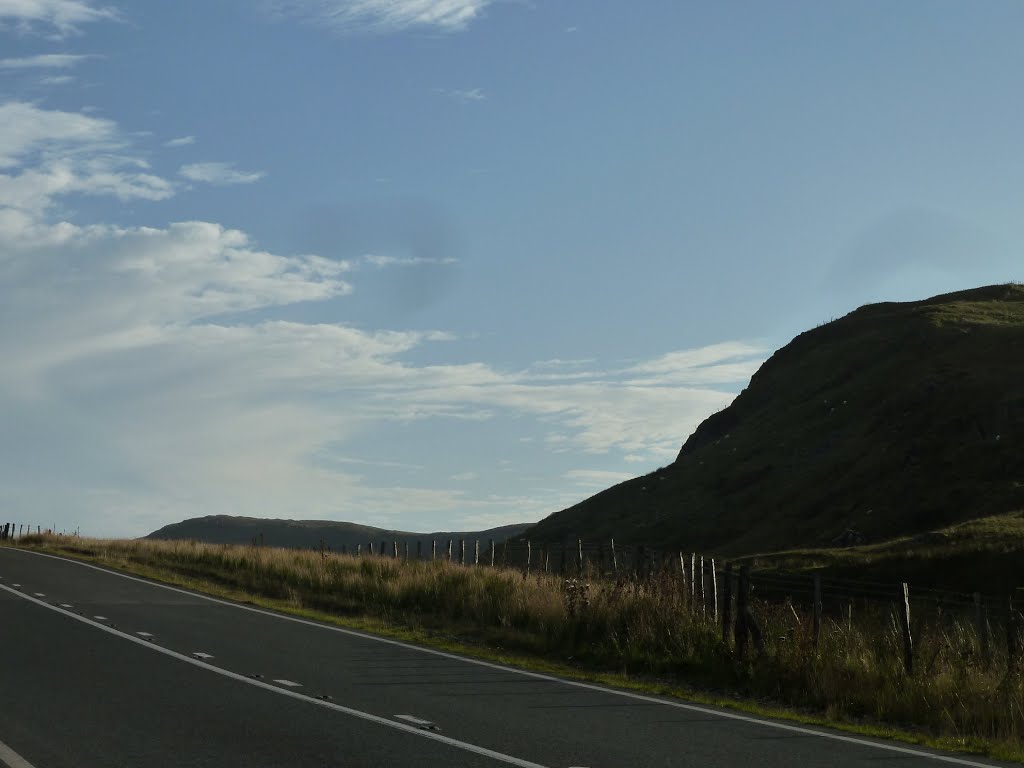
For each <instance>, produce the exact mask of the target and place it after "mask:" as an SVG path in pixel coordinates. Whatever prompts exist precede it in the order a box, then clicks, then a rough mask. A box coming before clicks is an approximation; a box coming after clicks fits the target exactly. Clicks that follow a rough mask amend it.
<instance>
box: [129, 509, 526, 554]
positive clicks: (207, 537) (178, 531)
mask: <svg viewBox="0 0 1024 768" xmlns="http://www.w3.org/2000/svg"><path fill="white" fill-rule="evenodd" d="M528 527H529V524H528V523H521V524H518V525H506V526H502V527H500V528H491V529H489V530H486V531H458V532H449V531H444V532H437V533H411V532H409V531H390V530H386V529H384V528H374V527H372V526H368V525H357V524H356V523H342V522H332V521H330V520H276V519H263V518H258V517H235V516H231V515H210V516H207V517H193V518H190V519H188V520H183V521H181V522H180V523H173V524H171V525H165V526H164V527H163V528H161V529H159V530H157V531H153V533H151V534H149V535H148V536H145V537H144V538H147V539H193V540H195V541H205V542H209V543H211V544H249V543H251V542H252V541H253V539H257V540H259V538H260V536H262V537H263V543H264V544H265V545H266V546H268V547H269V546H274V547H298V548H309V547H319V546H320V542H321V540H322V541H323V542H324V545H325V546H328V547H330V548H331V549H332V550H335V551H340V550H341V548H342V547H343V546H344V547H345V548H347V549H348V550H350V551H355V548H356V546H357V545H360V544H361V545H362V546H363V551H364V552H365V551H366V550H367V545H368V544H369V543H370V542H373V547H374V550H375V551H378V547H379V546H380V542H382V541H386V542H387V543H388V546H391V544H392V542H395V541H397V542H398V543H399V546H403V545H404V544H405V543H406V542H408V543H409V547H410V549H412V550H413V551H415V548H416V543H417V541H422V542H423V551H424V552H429V551H430V542H431V540H436V541H437V546H438V552H440V551H441V548H442V546H445V547H446V546H447V541H448V539H454V540H455V541H458V540H459V539H465V540H466V541H467V552H468V551H469V547H471V546H472V545H471V542H473V541H477V540H478V541H479V542H480V548H481V552H483V549H484V547H486V546H487V542H488V540H489V539H494V542H495V544H497V543H500V542H503V541H505V540H506V539H509V538H512V537H515V536H518V535H520V534H521V533H523V531H525V530H526V529H527V528H528Z"/></svg>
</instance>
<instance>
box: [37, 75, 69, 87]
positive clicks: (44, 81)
mask: <svg viewBox="0 0 1024 768" xmlns="http://www.w3.org/2000/svg"><path fill="white" fill-rule="evenodd" d="M73 82H75V78H74V77H72V76H71V75H54V76H53V77H41V78H39V84H40V85H68V84H69V83H73Z"/></svg>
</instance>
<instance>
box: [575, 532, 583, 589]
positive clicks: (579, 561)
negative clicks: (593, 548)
mask: <svg viewBox="0 0 1024 768" xmlns="http://www.w3.org/2000/svg"><path fill="white" fill-rule="evenodd" d="M576 569H577V570H578V571H579V576H580V578H581V579H582V578H583V539H576Z"/></svg>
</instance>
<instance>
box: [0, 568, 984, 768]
mask: <svg viewBox="0 0 1024 768" xmlns="http://www.w3.org/2000/svg"><path fill="white" fill-rule="evenodd" d="M19 551H20V550H19ZM57 559H60V558H57ZM99 570H103V569H102V568H101V569H99ZM140 581H141V579H140ZM0 590H4V591H5V592H10V593H11V594H13V595H17V596H18V597H20V598H22V599H23V600H29V601H31V602H33V603H35V604H36V605H39V606H42V607H43V608H46V609H47V610H50V611H57V612H58V613H59V614H60V615H61V616H64V617H65V618H69V619H74V620H75V621H80V622H82V623H83V624H88V625H89V626H90V627H95V628H96V629H99V630H102V631H103V632H106V633H108V634H111V635H114V636H115V637H120V638H121V639H123V640H128V641H129V642H132V643H135V644H136V645H141V646H142V647H143V648H148V649H149V650H150V651H153V652H154V653H162V654H163V655H164V656H170V657H171V658H172V659H178V660H179V661H184V662H185V663H186V664H191V665H192V666H195V667H199V668H200V669H205V670H206V671H208V672H213V673H214V674H217V675H222V676H224V677H227V678H230V679H231V680H236V681H238V682H240V683H245V684H246V685H251V686H253V687H255V688H262V689H263V690H265V691H270V692H272V693H276V694H277V695H278V696H287V697H289V698H292V699H296V700H297V701H304V702H306V703H307V704H312V705H313V706H315V707H323V708H324V709H330V710H333V711H335V712H341V713H342V714H345V715H349V716H351V717H357V718H359V719H360V720H366V721H368V722H371V723H377V724H378V725H383V726H386V727H387V728H393V729H394V730H396V731H404V732H405V733H411V734H412V735H414V736H419V737H420V738H421V739H431V740H433V741H437V742H440V743H442V744H447V745H448V746H450V747H453V748H455V749H461V750H464V751H466V752H472V753H474V754H477V755H483V756H484V757H488V758H490V759H492V760H497V761H499V762H502V763H507V764H509V765H516V766H519V768H548V766H545V765H541V764H540V763H531V762H530V761H529V760H524V759H522V758H521V757H514V756H512V755H506V754H503V753H501V752H495V751H494V750H492V749H487V748H486V747H480V746H477V745H476V744H470V743H468V742H465V741H459V740H458V739H453V738H451V737H450V736H442V735H441V734H440V733H438V732H437V731H425V730H423V729H422V728H415V727H413V726H411V725H406V724H405V723H396V722H395V721H394V720H389V719H388V718H386V717H378V716H377V715H371V714H370V713H369V712H363V711H362V710H360V709H352V708H351V707H345V706H342V705H341V704H335V703H334V702H333V701H327V700H325V699H317V698H313V697H312V696H307V695H306V694H304V693H298V692H296V691H292V690H289V689H287V688H281V687H279V686H276V685H271V684H270V683H264V682H263V681H262V680H254V679H252V678H249V677H245V675H240V674H238V673H237V672H231V671H229V670H227V669H221V668H220V667H215V666H213V665H212V664H207V663H206V662H205V661H200V660H199V659H193V658H192V657H191V656H185V655H184V654H181V653H178V652H177V651H172V650H171V649H170V648H164V647H163V646H160V645H153V644H152V643H150V642H147V641H146V640H140V639H139V638H137V637H135V636H134V635H129V634H128V633H126V632H121V631H120V630H117V629H114V628H112V627H109V626H107V625H106V624H100V623H98V622H95V621H93V620H92V619H87V618H86V617H85V616H79V615H78V614H75V613H66V612H64V611H61V610H59V609H58V608H57V607H56V606H53V605H50V604H49V603H44V602H43V601H42V600H37V599H36V598H34V597H32V596H31V595H26V594H25V593H24V592H18V591H17V590H14V589H11V588H10V587H7V586H4V585H3V584H0ZM186 594H187V593H186ZM14 768H26V766H22V765H18V764H15V765H14ZM27 768H32V767H31V766H27ZM986 768H989V767H988V766H986Z"/></svg>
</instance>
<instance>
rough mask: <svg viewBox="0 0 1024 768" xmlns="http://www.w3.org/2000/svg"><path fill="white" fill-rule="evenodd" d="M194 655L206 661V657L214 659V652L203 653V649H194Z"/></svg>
mask: <svg viewBox="0 0 1024 768" xmlns="http://www.w3.org/2000/svg"><path fill="white" fill-rule="evenodd" d="M192 655H193V656H195V657H196V658H197V659H203V660H204V661H205V660H206V659H212V658H213V654H212V653H203V652H202V651H193V652H192Z"/></svg>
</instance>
